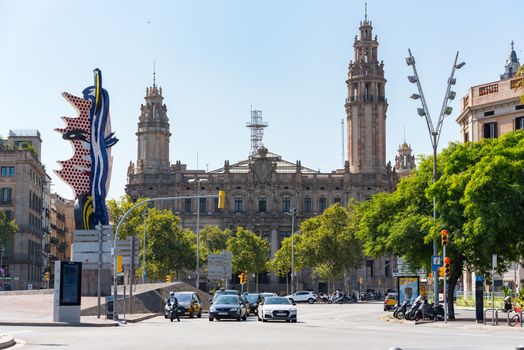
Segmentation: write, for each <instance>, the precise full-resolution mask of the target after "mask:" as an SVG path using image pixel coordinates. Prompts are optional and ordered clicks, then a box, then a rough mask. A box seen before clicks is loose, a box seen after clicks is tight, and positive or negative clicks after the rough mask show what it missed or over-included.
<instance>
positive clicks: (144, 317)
mask: <svg viewBox="0 0 524 350" xmlns="http://www.w3.org/2000/svg"><path fill="white" fill-rule="evenodd" d="M161 315H162V314H161V313H158V314H151V315H145V316H142V317H137V318H133V319H129V320H128V319H126V318H124V319H123V321H125V322H127V323H138V322H141V321H145V320H149V319H150V318H155V317H157V316H161Z"/></svg>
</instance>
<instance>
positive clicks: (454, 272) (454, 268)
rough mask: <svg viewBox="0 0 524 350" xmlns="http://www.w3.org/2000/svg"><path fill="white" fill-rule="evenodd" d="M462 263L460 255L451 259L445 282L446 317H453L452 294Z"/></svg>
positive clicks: (460, 272)
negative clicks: (448, 274)
mask: <svg viewBox="0 0 524 350" xmlns="http://www.w3.org/2000/svg"><path fill="white" fill-rule="evenodd" d="M463 265H464V258H463V257H462V256H461V257H459V258H457V259H456V261H453V260H451V271H450V276H449V279H448V282H447V288H448V290H447V294H446V302H447V304H448V319H450V320H454V319H455V305H454V304H453V294H454V292H455V286H456V285H457V282H458V279H459V278H460V276H461V275H462V268H463Z"/></svg>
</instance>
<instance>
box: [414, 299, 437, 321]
mask: <svg viewBox="0 0 524 350" xmlns="http://www.w3.org/2000/svg"><path fill="white" fill-rule="evenodd" d="M414 319H415V321H418V320H420V319H429V320H435V321H443V320H444V307H443V306H442V305H441V304H439V305H437V306H433V305H432V304H429V303H428V301H427V300H424V302H423V303H422V304H421V305H420V306H419V308H418V310H417V312H416V314H415V317H414Z"/></svg>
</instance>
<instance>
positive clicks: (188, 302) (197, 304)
mask: <svg viewBox="0 0 524 350" xmlns="http://www.w3.org/2000/svg"><path fill="white" fill-rule="evenodd" d="M175 298H176V299H177V300H178V310H177V311H178V314H179V315H180V316H189V317H190V318H193V317H195V315H196V317H198V318H200V317H202V301H200V298H199V297H198V294H197V293H195V292H175Z"/></svg>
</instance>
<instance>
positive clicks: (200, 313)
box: [197, 309, 202, 318]
mask: <svg viewBox="0 0 524 350" xmlns="http://www.w3.org/2000/svg"><path fill="white" fill-rule="evenodd" d="M197 317H198V318H202V309H200V311H199V312H198V315H197Z"/></svg>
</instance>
